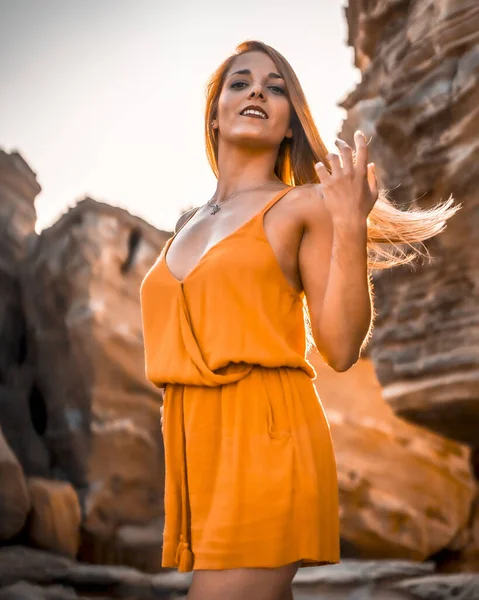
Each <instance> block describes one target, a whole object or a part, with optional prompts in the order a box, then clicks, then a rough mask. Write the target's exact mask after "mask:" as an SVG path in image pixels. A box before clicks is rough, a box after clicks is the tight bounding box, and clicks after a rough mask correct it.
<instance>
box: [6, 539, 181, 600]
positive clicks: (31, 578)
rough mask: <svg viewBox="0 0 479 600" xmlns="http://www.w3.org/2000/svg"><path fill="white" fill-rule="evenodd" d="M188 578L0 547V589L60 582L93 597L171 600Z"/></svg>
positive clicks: (40, 552) (179, 574)
mask: <svg viewBox="0 0 479 600" xmlns="http://www.w3.org/2000/svg"><path fill="white" fill-rule="evenodd" d="M191 578H192V573H177V572H176V571H171V572H170V571H165V572H162V573H159V574H156V575H148V574H145V573H141V572H140V571H138V570H136V569H131V568H127V567H117V566H116V567H115V566H103V565H88V564H80V563H77V562H75V561H74V560H71V559H70V558H67V557H64V556H59V555H56V554H52V553H49V552H46V551H44V550H35V549H33V548H26V547H22V546H10V547H3V548H2V547H0V587H2V586H4V587H7V586H11V585H13V584H15V583H16V582H19V581H25V582H28V583H31V584H38V585H45V584H46V585H49V586H50V585H52V584H58V583H61V584H62V585H64V586H65V587H67V588H72V589H73V590H74V591H75V592H77V593H79V594H88V595H90V594H92V595H93V597H95V598H97V597H98V598H101V597H103V596H105V597H107V598H123V599H125V598H131V599H133V598H134V599H135V600H154V599H158V598H164V599H165V600H167V599H169V600H173V598H175V597H176V596H177V595H178V594H179V593H182V592H185V593H186V592H187V590H188V587H189V585H190V583H191Z"/></svg>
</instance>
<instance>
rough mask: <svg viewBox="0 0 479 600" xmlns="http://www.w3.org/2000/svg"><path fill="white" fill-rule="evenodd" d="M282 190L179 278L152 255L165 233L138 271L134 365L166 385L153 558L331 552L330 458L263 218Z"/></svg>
mask: <svg viewBox="0 0 479 600" xmlns="http://www.w3.org/2000/svg"><path fill="white" fill-rule="evenodd" d="M291 189H292V187H288V188H285V189H283V190H281V191H280V192H279V193H278V194H276V195H275V196H274V198H273V199H272V200H271V201H270V202H268V203H267V204H266V206H264V207H263V209H262V210H261V211H259V212H258V213H257V214H255V215H254V216H253V217H252V218H251V219H249V220H248V221H247V222H246V223H244V224H243V225H241V226H240V227H238V229H236V230H235V231H234V232H233V233H231V234H230V235H228V236H226V237H225V238H224V239H223V240H221V241H220V242H219V243H217V244H216V245H215V246H213V247H212V248H211V249H210V250H209V251H208V252H206V254H204V255H203V257H202V258H201V259H200V261H199V262H198V263H197V265H196V266H195V267H194V268H193V270H192V271H190V273H188V275H187V276H186V277H185V278H184V279H183V281H178V280H177V279H176V278H175V277H174V276H173V275H172V273H171V272H170V271H169V269H168V266H167V264H166V261H165V256H166V253H167V251H168V248H169V246H170V244H171V242H172V240H173V239H174V237H175V236H173V237H171V238H170V239H169V240H168V241H167V242H166V244H165V247H164V248H163V250H162V252H161V254H160V256H159V257H158V258H157V260H156V262H155V263H154V264H153V266H152V267H151V269H150V270H149V271H148V273H147V274H146V276H145V278H144V279H143V281H142V284H141V287H140V298H141V312H142V320H143V334H144V348H145V368H146V376H147V378H148V379H149V380H150V381H151V382H153V383H154V384H155V385H157V386H158V387H165V395H164V404H163V437H164V448H165V473H166V474H165V526H164V532H163V555H162V566H163V567H176V568H178V570H179V571H181V572H185V571H191V570H193V569H232V568H237V567H277V566H280V565H284V564H286V563H290V562H293V561H296V560H300V559H302V560H303V563H302V566H303V567H307V566H313V565H321V564H333V563H338V562H339V561H340V551H339V550H340V549H339V503H338V486H337V472H336V462H335V456H334V450H333V443H332V439H331V433H330V428H329V423H328V421H327V418H326V415H325V412H324V410H323V406H322V404H321V401H320V399H319V396H318V395H317V393H316V389H315V387H314V385H313V381H312V380H313V379H314V378H315V376H316V373H315V371H314V369H313V367H312V365H311V364H310V363H309V362H308V361H307V359H306V352H305V351H306V336H305V324H304V318H303V296H304V293H301V294H299V293H298V292H296V290H294V289H293V288H292V286H291V285H290V284H289V282H288V280H287V279H286V278H285V277H284V275H283V272H282V270H281V269H280V266H279V263H278V262H277V259H276V255H275V254H274V252H273V249H272V247H271V246H270V244H269V242H268V239H267V237H266V234H265V230H264V226H263V217H264V214H265V213H266V211H267V210H268V209H270V208H271V207H272V206H273V205H274V204H275V203H276V202H277V201H279V200H280V199H281V198H282V197H283V196H284V195H285V194H286V193H287V192H288V191H289V190H291ZM192 216H193V215H192ZM190 218H191V217H190ZM185 225H186V223H185V224H184V225H183V227H184V226H185ZM175 235H176V234H175Z"/></svg>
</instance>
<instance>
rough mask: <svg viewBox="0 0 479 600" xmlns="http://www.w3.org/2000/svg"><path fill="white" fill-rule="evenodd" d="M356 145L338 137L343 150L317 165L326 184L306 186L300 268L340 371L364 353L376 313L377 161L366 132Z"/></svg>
mask: <svg viewBox="0 0 479 600" xmlns="http://www.w3.org/2000/svg"><path fill="white" fill-rule="evenodd" d="M354 139H355V144H356V160H355V161H354V160H353V151H352V148H351V147H350V146H349V145H348V144H346V142H344V141H342V140H337V141H336V143H337V146H338V148H339V149H340V155H338V154H335V153H330V154H328V157H327V158H328V160H329V161H330V164H331V171H330V172H329V171H328V170H327V169H326V167H325V165H323V164H322V163H317V164H316V165H315V168H316V171H317V173H318V177H319V179H320V181H321V183H320V184H313V185H310V186H307V187H306V193H307V194H309V195H310V198H309V204H310V210H309V211H306V212H305V217H304V221H305V222H304V233H303V238H302V240H301V244H300V250H299V269H300V274H301V279H302V282H303V288H304V291H305V294H306V298H307V301H308V307H309V310H310V316H311V328H312V332H313V336H314V339H315V342H316V344H317V347H318V350H319V351H320V353H321V355H322V356H323V358H324V359H325V360H326V361H327V363H328V364H329V365H331V366H332V367H333V368H334V369H335V370H337V371H346V370H347V369H349V368H350V367H351V366H352V365H353V364H354V363H355V362H356V361H357V360H358V358H359V353H360V351H361V347H362V345H363V343H364V341H365V339H366V336H367V335H368V333H369V331H370V329H371V325H372V318H373V305H372V296H371V286H370V282H369V275H368V265H367V217H368V214H369V213H370V211H371V210H372V208H373V206H374V203H375V202H376V200H377V198H378V189H377V182H376V176H375V173H374V164H373V163H370V164H368V162H367V161H368V150H367V144H366V139H365V137H364V135H363V134H362V133H361V132H360V131H357V132H356V133H355V137H354Z"/></svg>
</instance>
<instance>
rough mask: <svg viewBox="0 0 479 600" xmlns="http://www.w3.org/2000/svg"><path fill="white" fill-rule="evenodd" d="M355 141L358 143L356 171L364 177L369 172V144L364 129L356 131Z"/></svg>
mask: <svg viewBox="0 0 479 600" xmlns="http://www.w3.org/2000/svg"><path fill="white" fill-rule="evenodd" d="M354 143H355V144H356V173H357V174H358V176H359V177H360V178H363V177H366V174H367V165H368V146H367V144H366V138H365V137H364V134H363V132H362V131H359V130H358V131H356V132H355V134H354Z"/></svg>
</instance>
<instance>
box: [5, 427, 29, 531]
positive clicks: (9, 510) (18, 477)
mask: <svg viewBox="0 0 479 600" xmlns="http://www.w3.org/2000/svg"><path fill="white" fill-rule="evenodd" d="M29 510H30V496H29V494H28V489H27V485H26V483H25V476H24V474H23V470H22V466H21V465H20V463H19V462H18V460H17V459H16V458H15V455H14V454H13V452H12V451H11V450H10V448H9V447H8V444H7V442H6V441H5V438H4V437H3V434H2V430H1V428H0V542H2V541H6V540H9V539H10V538H12V537H14V536H15V535H16V534H17V533H19V531H20V530H21V529H22V528H23V526H24V524H25V520H26V518H27V515H28V512H29Z"/></svg>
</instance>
